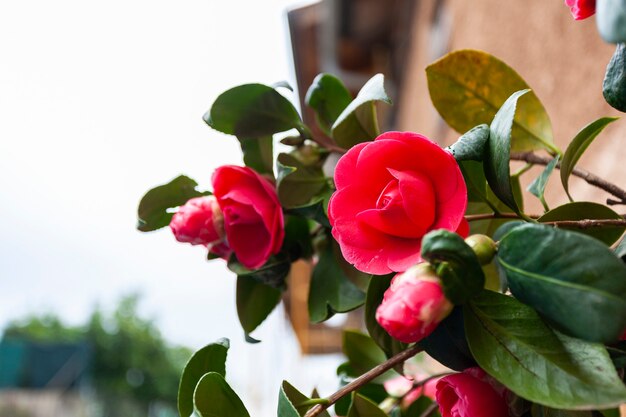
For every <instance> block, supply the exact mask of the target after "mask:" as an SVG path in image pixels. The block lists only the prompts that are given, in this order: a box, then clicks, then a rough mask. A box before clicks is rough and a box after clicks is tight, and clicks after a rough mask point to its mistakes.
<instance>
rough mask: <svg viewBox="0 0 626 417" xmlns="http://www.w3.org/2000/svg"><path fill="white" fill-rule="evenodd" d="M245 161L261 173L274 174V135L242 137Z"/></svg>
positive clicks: (241, 142)
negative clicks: (256, 137)
mask: <svg viewBox="0 0 626 417" xmlns="http://www.w3.org/2000/svg"><path fill="white" fill-rule="evenodd" d="M239 144H240V145H241V152H242V153H243V163H244V164H245V165H246V166H247V167H250V168H252V169H253V170H255V171H256V172H258V173H259V174H270V175H271V176H274V155H273V142H272V136H266V137H261V138H258V139H240V140H239Z"/></svg>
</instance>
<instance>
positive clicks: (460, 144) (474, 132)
mask: <svg viewBox="0 0 626 417" xmlns="http://www.w3.org/2000/svg"><path fill="white" fill-rule="evenodd" d="M489 132H490V129H489V126H487V125H486V124H482V125H478V126H475V127H473V128H471V129H470V130H469V131H467V132H465V133H464V134H463V136H461V137H460V138H459V139H458V140H457V141H456V142H455V143H453V144H452V145H450V151H451V152H452V155H454V159H456V160H457V161H479V162H482V160H483V159H484V156H485V147H486V146H487V142H488V141H489Z"/></svg>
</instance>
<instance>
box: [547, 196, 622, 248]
mask: <svg viewBox="0 0 626 417" xmlns="http://www.w3.org/2000/svg"><path fill="white" fill-rule="evenodd" d="M584 219H591V220H594V219H615V220H620V219H622V216H620V215H619V214H617V213H616V212H615V211H613V210H612V209H611V208H609V207H607V206H605V205H602V204H598V203H592V202H589V201H577V202H575V203H567V204H564V205H562V206H559V207H557V208H555V209H554V210H551V211H549V212H547V213H546V214H544V215H543V216H541V217H540V218H539V219H538V221H539V222H540V223H545V222H553V221H558V220H584ZM559 227H560V228H561V229H568V230H573V231H575V232H578V233H583V234H585V235H587V236H592V237H595V238H596V239H598V240H600V241H602V242H604V243H605V244H606V245H608V246H610V245H612V244H613V243H615V242H616V241H617V239H619V238H620V236H621V235H622V233H624V230H626V227H624V226H603V227H590V228H586V229H580V228H568V227H567V226H559Z"/></svg>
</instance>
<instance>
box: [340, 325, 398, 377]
mask: <svg viewBox="0 0 626 417" xmlns="http://www.w3.org/2000/svg"><path fill="white" fill-rule="evenodd" d="M341 346H342V351H343V353H344V354H345V355H346V357H347V358H348V361H349V363H350V369H351V370H352V371H354V374H351V375H350V376H359V375H361V374H364V373H365V372H367V371H369V370H370V369H372V368H374V367H375V366H377V365H379V364H380V363H382V362H384V361H385V360H386V359H387V357H386V356H385V352H383V350H382V349H381V348H380V347H379V346H378V345H377V344H376V342H374V340H372V338H371V337H369V336H367V335H365V334H363V333H361V332H359V331H357V330H344V331H343V341H342V345H341Z"/></svg>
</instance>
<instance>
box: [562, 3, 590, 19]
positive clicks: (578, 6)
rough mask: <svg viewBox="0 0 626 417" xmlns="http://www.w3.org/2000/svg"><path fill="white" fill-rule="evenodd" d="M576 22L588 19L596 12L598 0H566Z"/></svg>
mask: <svg viewBox="0 0 626 417" xmlns="http://www.w3.org/2000/svg"><path fill="white" fill-rule="evenodd" d="M565 4H566V5H567V6H568V7H569V8H570V11H571V12H572V16H574V19H576V20H582V19H586V18H588V17H589V16H592V15H593V14H595V12H596V0H565Z"/></svg>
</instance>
